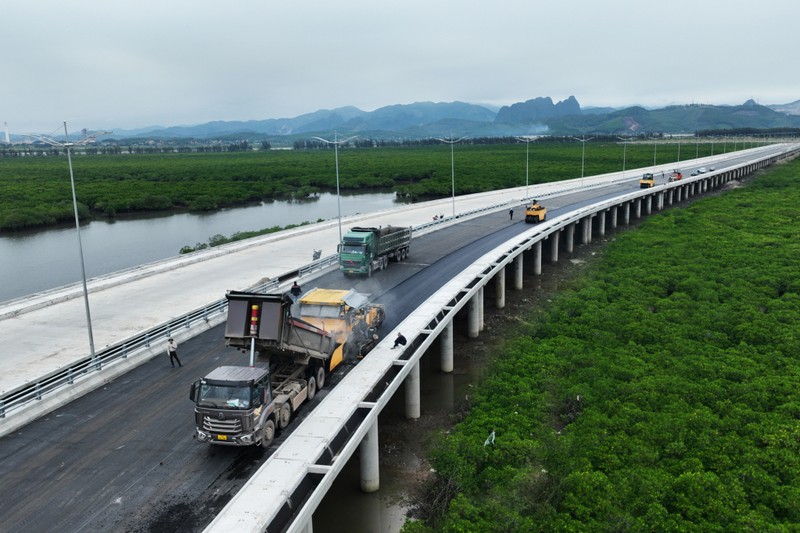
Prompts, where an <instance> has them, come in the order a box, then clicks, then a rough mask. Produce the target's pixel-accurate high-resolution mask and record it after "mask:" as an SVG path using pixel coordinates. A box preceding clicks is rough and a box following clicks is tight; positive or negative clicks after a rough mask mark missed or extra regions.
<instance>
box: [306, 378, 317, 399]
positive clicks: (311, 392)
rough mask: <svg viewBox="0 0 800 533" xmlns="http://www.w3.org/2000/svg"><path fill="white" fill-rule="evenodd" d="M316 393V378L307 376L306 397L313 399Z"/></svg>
mask: <svg viewBox="0 0 800 533" xmlns="http://www.w3.org/2000/svg"><path fill="white" fill-rule="evenodd" d="M316 395H317V380H316V379H315V378H314V376H311V377H310V378H308V399H309V401H310V400H313V399H314V396H316Z"/></svg>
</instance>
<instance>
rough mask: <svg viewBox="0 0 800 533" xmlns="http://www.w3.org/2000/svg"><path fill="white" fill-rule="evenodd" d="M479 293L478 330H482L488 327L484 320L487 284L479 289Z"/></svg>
mask: <svg viewBox="0 0 800 533" xmlns="http://www.w3.org/2000/svg"><path fill="white" fill-rule="evenodd" d="M478 294H480V298H479V300H478V331H479V332H480V331H483V329H484V328H485V327H486V321H485V320H484V311H485V310H486V308H485V305H486V285H483V286H482V287H481V288H480V289H479V290H478Z"/></svg>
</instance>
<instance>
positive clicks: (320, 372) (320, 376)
mask: <svg viewBox="0 0 800 533" xmlns="http://www.w3.org/2000/svg"><path fill="white" fill-rule="evenodd" d="M316 377H317V390H322V387H324V386H325V369H324V368H322V367H321V366H318V367H317V376H316Z"/></svg>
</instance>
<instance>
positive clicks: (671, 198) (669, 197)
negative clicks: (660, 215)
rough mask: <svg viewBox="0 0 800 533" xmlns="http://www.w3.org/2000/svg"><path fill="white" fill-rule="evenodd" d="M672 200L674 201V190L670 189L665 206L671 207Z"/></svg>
mask: <svg viewBox="0 0 800 533" xmlns="http://www.w3.org/2000/svg"><path fill="white" fill-rule="evenodd" d="M674 199H675V189H670V190H669V193H668V194H667V204H669V205H672V202H673V200H674Z"/></svg>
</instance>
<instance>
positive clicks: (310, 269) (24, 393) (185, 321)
mask: <svg viewBox="0 0 800 533" xmlns="http://www.w3.org/2000/svg"><path fill="white" fill-rule="evenodd" d="M505 205H508V202H504V203H499V204H494V205H491V206H488V207H482V208H479V209H474V210H471V211H467V212H464V213H461V214H459V215H457V216H456V217H455V218H456V219H460V218H464V217H467V216H474V215H479V214H481V213H484V212H487V211H491V210H495V209H498V208H500V207H503V206H505ZM448 221H453V217H445V218H444V219H441V220H437V221H434V222H429V223H425V224H421V225H420V226H417V227H415V228H413V229H412V231H414V232H417V231H421V230H424V229H428V228H431V227H433V226H437V225H440V224H443V223H446V222H448ZM336 264H338V256H337V255H335V254H334V255H330V256H327V257H323V258H321V259H318V260H316V261H313V262H311V263H308V264H306V265H304V266H302V267H300V268H299V269H297V270H292V271H289V272H286V273H284V274H281V275H280V276H278V277H276V278H274V279H271V280H268V281H266V282H264V283H261V284H259V285H254V286H252V287H249V288H247V289H245V290H247V291H251V292H260V293H267V292H271V291H275V290H278V289H279V287H280V285H281V284H282V283H285V282H286V281H288V280H292V279H296V278H298V277H301V276H306V275H308V274H311V273H314V272H318V271H320V270H324V269H327V268H330V267H332V266H334V265H336ZM227 310H228V300H227V299H225V298H223V299H221V300H217V301H215V302H213V303H211V304H209V305H206V306H204V307H202V308H200V309H196V310H194V311H191V312H189V313H186V314H185V315H182V316H180V317H178V318H176V319H174V320H171V321H169V322H166V323H163V324H160V325H158V326H155V327H153V328H151V329H148V330H145V331H143V332H141V333H139V334H137V335H135V336H133V337H131V338H129V339H126V340H124V341H122V342H119V343H117V344H114V345H111V346H109V347H106V348H104V349H102V350H100V351H98V352H97V353H96V354H95V357H94V358H92V357H85V358H83V359H80V360H79V361H76V362H75V363H72V364H70V365H67V366H65V367H63V368H61V369H59V370H56V371H54V372H52V373H50V374H48V375H46V376H44V377H42V378H39V379H38V380H36V381H35V382H33V383H30V384H26V385H24V386H22V387H19V388H17V389H14V390H12V391H10V392H8V393H6V394H4V395H3V396H2V397H0V419H3V418H5V417H6V415H7V414H9V413H12V412H14V411H15V410H18V409H21V408H24V407H25V406H26V405H28V404H30V403H31V402H35V401H39V400H42V399H43V398H44V397H45V396H46V395H49V394H54V393H57V392H60V391H62V390H63V389H64V388H66V387H69V386H70V385H73V384H74V383H75V382H76V381H77V380H80V379H85V378H87V377H89V376H90V375H91V374H93V373H95V372H102V371H103V369H104V368H106V367H108V366H109V365H111V364H113V363H114V362H117V361H119V360H124V359H127V358H128V357H130V356H131V355H133V354H135V353H138V352H139V351H142V350H146V349H149V348H150V346H151V345H152V344H155V343H159V342H164V341H166V339H168V338H169V337H171V336H173V335H175V334H176V332H178V331H181V330H190V329H191V328H192V327H193V326H196V325H198V324H205V323H208V321H209V320H210V319H211V318H212V317H214V316H215V315H217V314H221V313H226V312H227Z"/></svg>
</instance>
